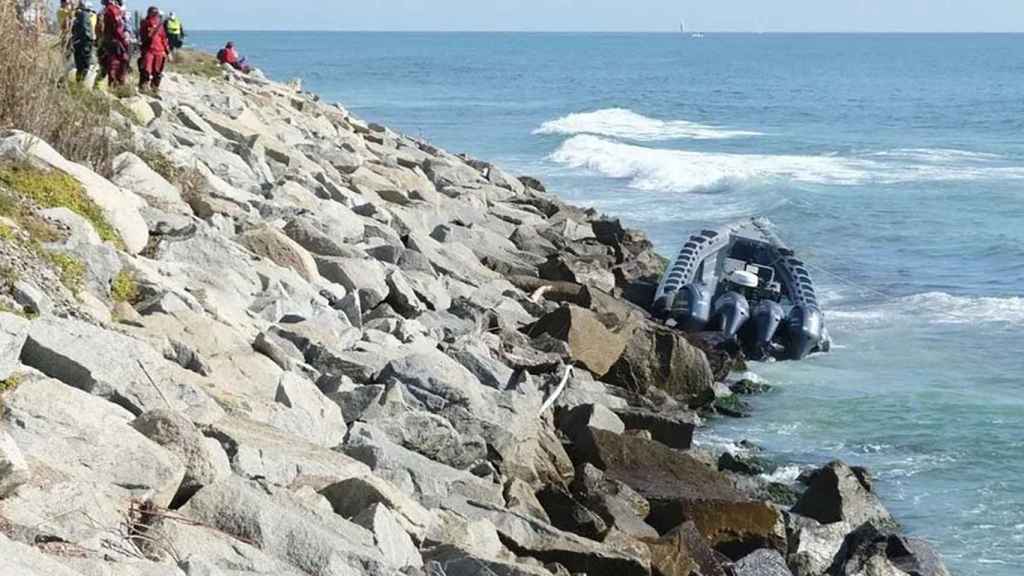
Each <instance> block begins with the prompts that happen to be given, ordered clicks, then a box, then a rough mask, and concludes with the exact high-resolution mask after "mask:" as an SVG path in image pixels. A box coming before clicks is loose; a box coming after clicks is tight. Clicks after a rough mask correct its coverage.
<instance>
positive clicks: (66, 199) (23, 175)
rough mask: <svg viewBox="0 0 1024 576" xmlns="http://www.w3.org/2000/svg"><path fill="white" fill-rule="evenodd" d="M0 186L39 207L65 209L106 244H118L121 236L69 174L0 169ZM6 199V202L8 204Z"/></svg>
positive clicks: (11, 167) (21, 167)
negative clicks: (80, 218) (89, 225)
mask: <svg viewBox="0 0 1024 576" xmlns="http://www.w3.org/2000/svg"><path fill="white" fill-rule="evenodd" d="M0 183H2V184H4V185H5V186H7V187H8V188H9V189H11V190H13V191H14V192H15V193H17V194H19V195H21V196H24V197H25V198H28V199H30V200H32V201H33V202H35V203H36V204H38V205H39V206H40V207H42V208H67V209H68V210H71V211H72V212H74V213H76V214H78V215H79V216H82V217H83V218H85V219H86V220H88V221H89V223H90V224H92V227H93V228H94V229H95V230H96V233H97V234H99V236H100V238H102V239H103V240H104V241H106V242H112V243H114V244H120V243H121V237H120V236H119V235H118V233H117V231H116V230H114V227H113V226H111V225H110V223H109V222H108V221H107V218H106V216H105V215H104V214H103V209H102V208H100V207H99V206H98V205H97V204H96V203H95V202H93V201H92V199H91V198H89V196H88V195H87V194H86V193H85V190H83V189H82V185H81V184H79V182H78V181H77V180H75V179H74V178H72V177H71V176H70V175H68V174H65V173H63V172H60V171H59V170H51V171H45V170H40V169H38V168H34V167H32V166H28V165H24V164H12V165H7V166H0ZM9 202H10V199H8V205H9Z"/></svg>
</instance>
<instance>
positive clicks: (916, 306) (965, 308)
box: [827, 292, 1024, 327]
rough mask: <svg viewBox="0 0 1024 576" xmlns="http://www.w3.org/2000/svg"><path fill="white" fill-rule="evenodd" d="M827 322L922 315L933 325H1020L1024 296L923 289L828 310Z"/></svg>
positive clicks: (865, 322)
mask: <svg viewBox="0 0 1024 576" xmlns="http://www.w3.org/2000/svg"><path fill="white" fill-rule="evenodd" d="M827 315H828V319H829V322H832V323H836V324H845V325H848V326H860V327H868V326H879V325H888V324H893V323H898V322H900V321H901V319H902V318H906V317H924V318H926V319H927V320H928V321H930V322H934V323H936V324H1007V325H1021V324H1024V297H1019V296H1010V297H1005V298H997V297H969V296H954V295H952V294H947V293H945V292H926V293H923V294H915V295H913V296H906V297H903V298H896V299H894V300H892V301H890V302H888V303H885V304H882V305H880V306H873V307H872V308H870V309H860V310H841V309H840V310H829V311H828V313H827Z"/></svg>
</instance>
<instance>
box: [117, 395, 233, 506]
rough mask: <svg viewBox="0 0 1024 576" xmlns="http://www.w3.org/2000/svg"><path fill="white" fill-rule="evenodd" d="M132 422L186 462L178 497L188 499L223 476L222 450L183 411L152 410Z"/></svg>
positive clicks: (146, 435) (137, 428)
mask: <svg viewBox="0 0 1024 576" xmlns="http://www.w3.org/2000/svg"><path fill="white" fill-rule="evenodd" d="M131 426H132V428H134V429H136V430H138V431H139V432H141V433H142V435H144V436H145V437H146V438H149V439H150V440H152V441H153V442H156V443H157V444H159V445H161V446H163V447H164V448H166V449H167V450H169V451H170V452H171V453H172V454H174V455H175V456H177V457H178V459H179V460H181V462H182V463H183V464H184V465H185V477H184V479H183V480H182V482H181V486H180V487H179V489H178V493H177V494H176V496H175V500H176V501H178V502H183V501H184V500H187V499H188V498H190V497H191V496H192V495H193V494H195V493H196V491H198V490H199V489H200V488H202V487H203V486H209V485H210V484H213V483H214V482H216V481H218V480H220V479H221V478H222V477H223V468H221V466H220V465H219V463H218V456H219V454H218V453H216V452H214V451H213V450H212V449H211V447H210V444H209V443H208V442H207V441H206V438H205V437H204V436H203V435H202V434H201V433H200V432H199V430H197V429H196V427H195V425H194V424H192V421H191V420H189V419H188V418H186V417H185V416H183V415H182V414H180V413H177V412H172V411H170V410H153V411H151V412H146V413H145V414H143V415H141V416H139V417H138V418H136V419H135V420H133V421H132V422H131ZM220 458H223V456H220Z"/></svg>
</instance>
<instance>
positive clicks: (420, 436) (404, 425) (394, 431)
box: [363, 389, 487, 470]
mask: <svg viewBox="0 0 1024 576" xmlns="http://www.w3.org/2000/svg"><path fill="white" fill-rule="evenodd" d="M395 390H396V391H397V390H398V389H395ZM363 419H364V420H367V421H368V422H370V423H371V424H374V425H376V426H378V427H379V428H380V429H381V430H382V431H384V433H385V434H387V435H388V438H389V439H390V440H391V441H392V442H394V443H396V444H399V445H401V446H402V447H404V448H407V449H409V450H412V451H414V452H416V453H418V454H422V455H423V456H426V457H427V458H430V459H431V460H433V461H435V462H440V463H441V464H446V465H448V466H451V467H452V468H457V469H460V470H466V469H468V468H470V467H471V466H472V465H473V464H476V463H478V462H480V461H483V460H486V458H487V444H486V442H485V441H484V439H483V438H481V437H480V436H477V435H462V434H460V433H459V431H458V430H456V429H455V427H454V426H452V424H451V423H450V422H449V421H448V420H447V419H445V418H443V417H441V416H438V415H436V414H431V413H429V412H421V411H412V412H404V413H402V414H400V415H397V416H393V415H383V416H382V417H380V418H374V417H372V416H371V415H366V414H364V416H363Z"/></svg>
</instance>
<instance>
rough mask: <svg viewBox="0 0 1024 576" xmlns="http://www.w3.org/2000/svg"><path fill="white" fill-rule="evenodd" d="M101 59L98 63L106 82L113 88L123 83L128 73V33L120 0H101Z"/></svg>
mask: <svg viewBox="0 0 1024 576" xmlns="http://www.w3.org/2000/svg"><path fill="white" fill-rule="evenodd" d="M103 6H105V7H106V8H105V10H103V40H102V44H103V45H102V49H103V59H102V60H101V61H100V65H101V66H102V67H103V71H104V72H105V73H106V77H107V84H108V85H109V86H110V87H112V88H114V87H118V86H123V85H124V79H125V76H126V75H127V74H128V54H129V53H130V51H131V47H130V45H129V44H128V34H127V33H126V31H125V28H124V10H122V9H121V2H120V0H103Z"/></svg>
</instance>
